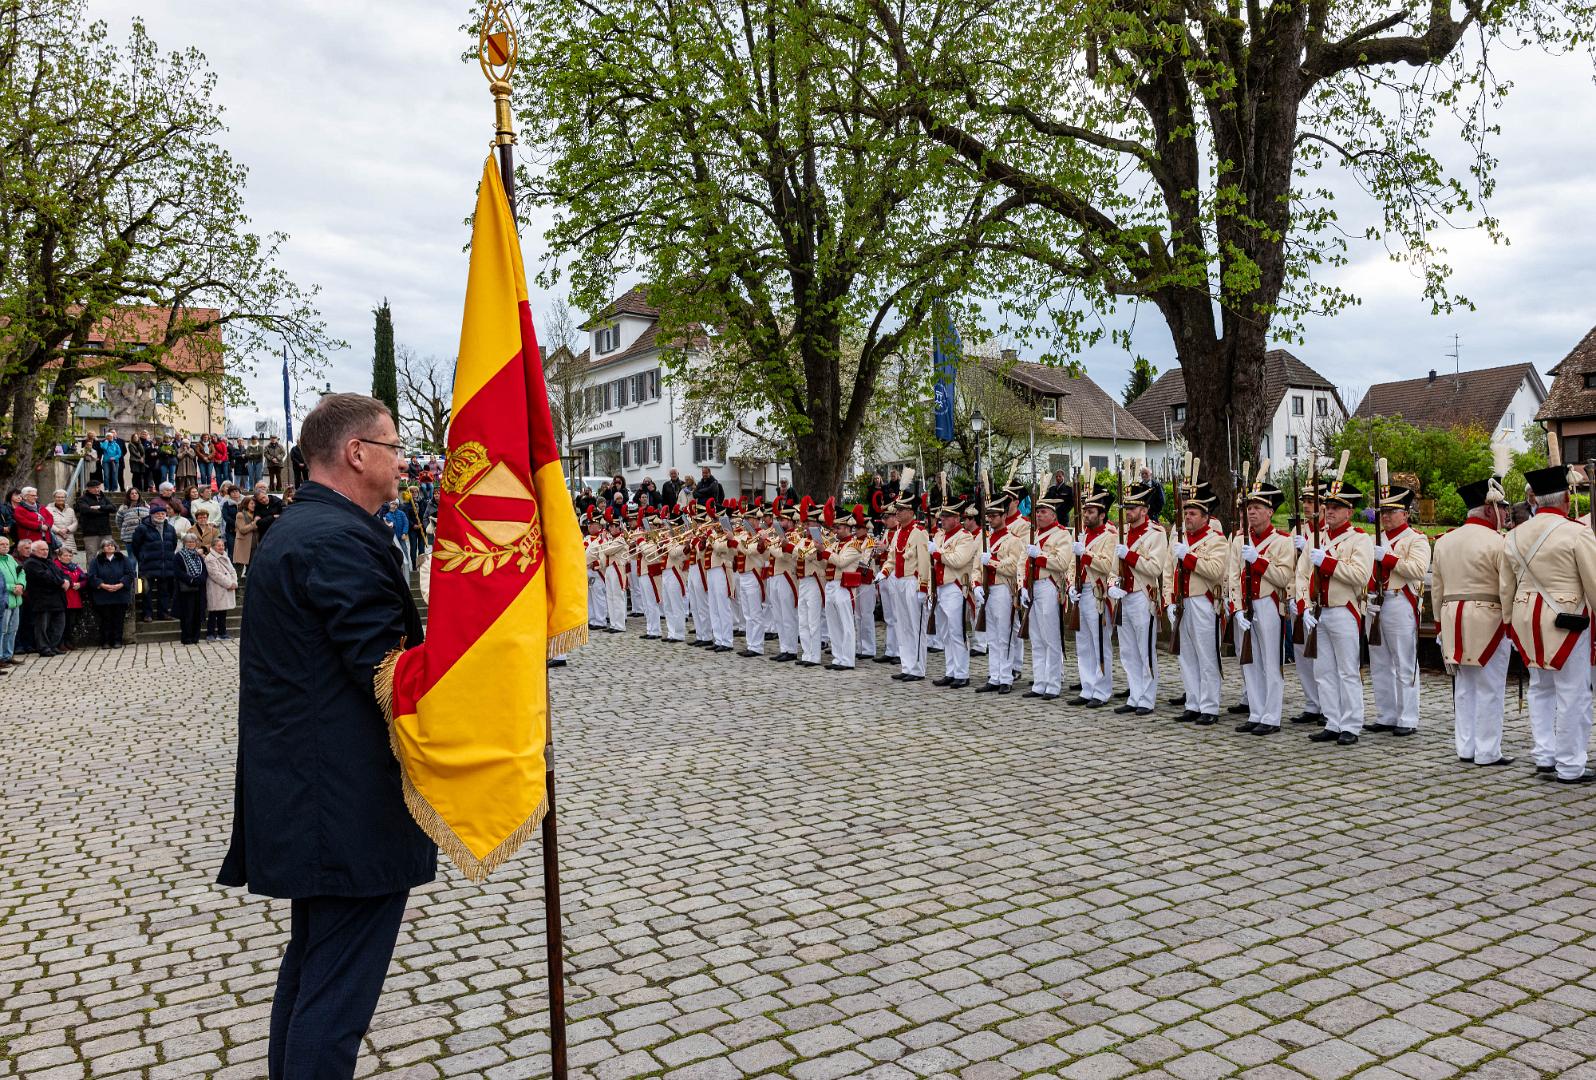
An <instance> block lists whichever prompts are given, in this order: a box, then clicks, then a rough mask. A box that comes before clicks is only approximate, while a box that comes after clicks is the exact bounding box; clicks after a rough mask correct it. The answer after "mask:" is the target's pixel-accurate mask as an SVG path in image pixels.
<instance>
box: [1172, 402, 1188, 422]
mask: <svg viewBox="0 0 1596 1080" xmlns="http://www.w3.org/2000/svg"><path fill="white" fill-rule="evenodd" d="M1170 416H1171V418H1172V419H1174V420H1175V421H1176V422H1177V423H1181V424H1184V423H1185V422H1186V406H1184V405H1176V406H1175V407H1174V408H1173V409H1171V410H1170Z"/></svg>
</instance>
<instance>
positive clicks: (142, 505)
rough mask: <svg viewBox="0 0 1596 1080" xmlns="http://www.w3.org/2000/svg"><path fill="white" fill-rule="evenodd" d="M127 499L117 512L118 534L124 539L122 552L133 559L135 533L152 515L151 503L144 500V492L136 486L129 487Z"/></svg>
mask: <svg viewBox="0 0 1596 1080" xmlns="http://www.w3.org/2000/svg"><path fill="white" fill-rule="evenodd" d="M126 500H127V501H126V502H124V503H123V504H122V506H121V508H120V509H118V510H117V512H116V535H117V537H118V538H119V539H120V540H121V541H122V553H123V554H124V555H126V556H127V557H128V558H130V559H131V558H132V557H133V552H132V550H131V549H130V545H131V544H132V543H133V534H134V533H135V532H137V531H138V527H139V525H140V524H142V523H143V521H144V519H145V518H147V517H149V516H150V504H149V503H147V502H145V501H144V493H143V492H142V491H140V490H139V489H138V488H136V487H130V488H128V489H127V495H126Z"/></svg>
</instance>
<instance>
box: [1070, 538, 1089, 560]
mask: <svg viewBox="0 0 1596 1080" xmlns="http://www.w3.org/2000/svg"><path fill="white" fill-rule="evenodd" d="M1070 547H1072V548H1074V550H1075V557H1076V558H1077V559H1079V558H1080V557H1081V556H1082V555H1085V554H1086V545H1085V544H1083V543H1081V542H1080V541H1079V540H1077V541H1075V543H1073V544H1071V545H1070Z"/></svg>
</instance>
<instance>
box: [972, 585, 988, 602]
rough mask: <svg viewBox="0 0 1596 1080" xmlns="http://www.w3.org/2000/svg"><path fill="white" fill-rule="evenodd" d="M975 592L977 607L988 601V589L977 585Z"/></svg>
mask: <svg viewBox="0 0 1596 1080" xmlns="http://www.w3.org/2000/svg"><path fill="white" fill-rule="evenodd" d="M974 592H975V606H976V607H980V606H981V605H982V604H984V603H986V590H985V589H983V588H982V587H981V586H979V585H977V586H976V587H975V590H974Z"/></svg>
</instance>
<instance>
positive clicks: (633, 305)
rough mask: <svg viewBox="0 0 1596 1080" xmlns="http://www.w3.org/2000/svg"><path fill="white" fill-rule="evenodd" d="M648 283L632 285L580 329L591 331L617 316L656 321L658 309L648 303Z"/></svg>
mask: <svg viewBox="0 0 1596 1080" xmlns="http://www.w3.org/2000/svg"><path fill="white" fill-rule="evenodd" d="M648 289H649V286H648V283H647V282H644V283H643V284H641V285H633V286H632V287H631V288H630V289H628V290H626V291H625V292H624V293H622V294H621V295H620V296H618V297H616V298H615V299H614V300H611V301H610V303H609V306H608V307H606V308H605V309H604V310H603V311H601V312H599V313H598V314H597V315H595V316H593V317H592V318H591V319H589V320H588V321H587V322H585V323H583V324H582V327H581V329H583V330H591V329H592V328H593V327H595V326H597V325H598V324H599V323H601V322H603V321H604V320H605V319H612V318H614V317H615V316H617V315H637V316H639V317H641V318H644V319H658V318H659V308H657V307H655V306H654V305H653V304H650V303H649V302H648Z"/></svg>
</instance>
